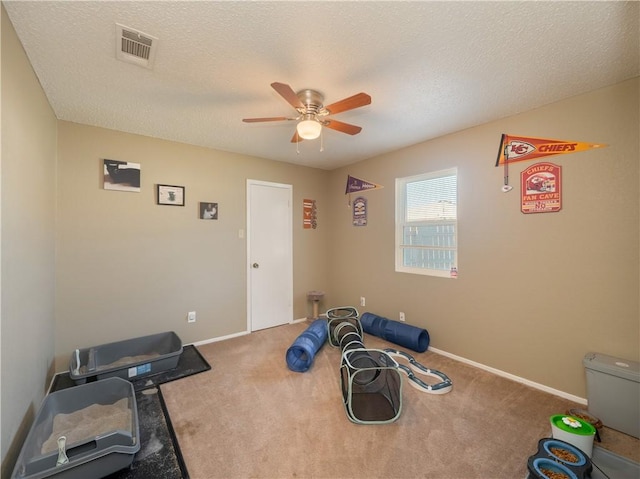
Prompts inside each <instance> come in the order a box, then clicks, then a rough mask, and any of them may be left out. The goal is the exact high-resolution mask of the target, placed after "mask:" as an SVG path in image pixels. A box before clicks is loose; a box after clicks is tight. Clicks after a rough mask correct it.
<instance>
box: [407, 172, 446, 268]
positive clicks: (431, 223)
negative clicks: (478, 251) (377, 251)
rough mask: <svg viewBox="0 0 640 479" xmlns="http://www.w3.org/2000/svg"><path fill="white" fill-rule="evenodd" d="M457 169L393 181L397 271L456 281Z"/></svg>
mask: <svg viewBox="0 0 640 479" xmlns="http://www.w3.org/2000/svg"><path fill="white" fill-rule="evenodd" d="M457 198H458V171H457V168H451V169H448V170H442V171H436V172H432V173H425V174H422V175H418V176H411V177H408V178H397V179H396V271H399V272H404V273H415V274H425V275H432V276H442V277H455V276H456V275H454V274H452V271H454V268H455V271H456V272H457V268H458V240H457V230H458V207H457V205H458V199H457Z"/></svg>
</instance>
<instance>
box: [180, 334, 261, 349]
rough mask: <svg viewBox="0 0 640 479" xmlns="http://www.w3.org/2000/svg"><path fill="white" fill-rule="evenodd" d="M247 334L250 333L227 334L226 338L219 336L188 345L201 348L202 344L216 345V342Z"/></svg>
mask: <svg viewBox="0 0 640 479" xmlns="http://www.w3.org/2000/svg"><path fill="white" fill-rule="evenodd" d="M249 332H250V331H240V332H239V333H233V334H228V335H226V336H219V337H217V338H211V339H203V340H202V341H196V342H195V343H190V344H193V345H194V346H202V345H204V344H209V343H217V342H218V341H224V340H225V339H231V338H237V337H238V336H245V335H247V334H249Z"/></svg>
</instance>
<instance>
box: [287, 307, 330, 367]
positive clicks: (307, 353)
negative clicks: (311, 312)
mask: <svg viewBox="0 0 640 479" xmlns="http://www.w3.org/2000/svg"><path fill="white" fill-rule="evenodd" d="M327 336H328V331H327V321H326V320H324V319H316V320H315V321H314V322H313V323H311V326H309V327H308V328H307V329H305V330H304V332H303V333H302V334H301V335H300V336H298V337H297V338H296V340H295V341H294V342H293V344H292V345H291V347H290V348H289V349H287V355H286V359H287V366H288V367H289V369H291V370H292V371H295V372H297V373H303V372H305V371H307V370H308V369H309V368H310V367H311V365H312V364H313V359H314V358H315V356H316V353H317V352H318V350H319V349H320V348H321V347H322V345H323V344H324V343H325V342H326V341H327Z"/></svg>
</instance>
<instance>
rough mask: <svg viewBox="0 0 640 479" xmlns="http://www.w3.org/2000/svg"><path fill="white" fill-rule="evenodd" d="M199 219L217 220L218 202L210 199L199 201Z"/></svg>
mask: <svg viewBox="0 0 640 479" xmlns="http://www.w3.org/2000/svg"><path fill="white" fill-rule="evenodd" d="M200 219H201V220H217V219H218V203H213V202H211V201H206V202H200Z"/></svg>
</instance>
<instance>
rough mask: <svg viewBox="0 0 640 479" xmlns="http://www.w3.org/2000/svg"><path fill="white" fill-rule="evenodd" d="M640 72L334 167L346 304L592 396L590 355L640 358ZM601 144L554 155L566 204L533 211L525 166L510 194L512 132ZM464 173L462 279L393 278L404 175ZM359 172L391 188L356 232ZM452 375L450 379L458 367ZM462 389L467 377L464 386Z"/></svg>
mask: <svg viewBox="0 0 640 479" xmlns="http://www.w3.org/2000/svg"><path fill="white" fill-rule="evenodd" d="M638 92H639V81H638V78H636V79H634V80H631V81H627V82H624V83H622V84H619V85H616V86H612V87H609V88H605V89H602V90H598V91H595V92H592V93H589V94H586V95H581V96H578V97H575V98H571V99H569V100H566V101H562V102H559V103H556V104H552V105H549V106H546V107H544V108H540V109H537V110H534V111H531V112H527V113H524V114H521V115H517V116H513V117H510V118H507V119H504V120H500V121H496V122H492V123H489V124H486V125H482V126H479V127H476V128H472V129H469V130H465V131H462V132H459V133H455V134H452V135H448V136H445V137H442V138H438V139H436V140H433V141H428V142H425V143H422V144H419V145H415V146H413V147H411V148H406V149H403V150H400V151H396V152H393V153H390V154H386V155H382V156H380V157H377V158H373V159H370V160H367V161H363V162H361V163H358V164H355V165H351V166H349V167H346V168H342V169H339V170H334V171H332V172H331V179H330V185H329V188H328V190H329V193H330V204H331V207H330V218H331V231H332V236H331V238H332V240H331V241H330V243H329V258H330V264H331V277H332V281H331V291H332V298H333V299H334V300H336V303H344V304H353V305H357V304H358V300H359V297H360V296H365V297H366V300H367V307H366V308H360V309H362V310H365V311H370V312H373V313H376V314H379V315H382V316H385V317H388V318H391V319H398V312H399V311H403V312H405V313H406V318H407V322H410V323H412V324H415V325H418V326H420V327H425V328H427V329H428V331H429V332H430V334H431V345H432V346H433V347H435V348H438V349H441V350H443V351H446V352H449V353H452V354H455V355H458V356H461V357H464V358H467V359H469V360H472V361H476V362H479V363H482V364H485V365H488V366H491V367H493V368H497V369H500V370H503V371H505V372H508V373H511V374H515V375H517V376H520V377H523V378H526V379H528V380H530V381H534V382H537V383H541V384H543V385H546V386H548V387H551V388H555V389H558V390H560V391H564V392H567V393H570V394H573V395H577V396H579V397H586V389H585V379H584V372H583V368H582V358H583V356H584V354H585V353H587V352H589V351H597V352H602V353H606V354H611V355H614V356H619V357H624V358H628V359H635V360H636V361H637V360H638V359H639V357H638V356H639V354H640V331H639V322H640V321H639V311H638V308H639V301H640V299H639V289H640V286H639V263H640V259H639V248H638V245H639V241H640V240H639V230H640V226H639V197H640V192H639V188H638V183H639V181H638V180H639V173H640V172H639V162H640V161H639V151H640V145H639V134H640V133H639V131H640V123H639V119H638V114H639V105H640V103H639V98H638ZM502 133H510V134H515V135H524V136H532V137H543V138H559V139H567V140H576V141H587V142H601V143H607V144H609V147H607V148H604V149H600V150H591V151H588V152H582V153H575V154H571V155H565V156H553V157H549V158H547V159H546V160H548V161H551V162H552V163H556V164H558V165H561V166H562V168H563V170H562V173H563V209H562V210H561V211H560V212H558V213H546V214H529V215H524V214H522V213H521V212H520V206H519V192H520V187H519V179H520V172H521V171H522V170H523V169H524V168H527V167H528V166H530V165H531V164H532V163H530V162H522V163H515V164H513V165H511V167H510V168H509V177H510V184H511V185H513V186H514V189H513V190H512V191H511V192H510V193H507V194H505V193H502V192H501V190H500V188H501V186H502V184H503V169H502V168H495V167H494V164H495V161H496V155H497V152H498V147H499V142H500V135H501V134H502ZM453 166H457V167H458V178H459V186H458V187H459V277H458V279H457V280H452V279H443V278H434V277H427V276H417V275H411V274H406V273H396V272H394V201H395V199H394V181H395V178H397V177H402V176H410V175H415V174H419V173H423V172H426V171H432V170H439V169H443V168H449V167H453ZM347 174H351V175H354V176H357V177H361V178H364V179H366V180H369V181H372V182H375V183H379V184H382V185H384V187H385V188H384V189H382V190H375V191H370V192H367V193H365V195H366V197H367V198H368V200H369V225H368V226H367V227H352V226H351V225H350V211H349V210H348V209H347V208H345V204H346V198H345V196H344V195H343V192H344V187H345V181H346V177H347ZM445 372H446V371H445ZM453 381H454V383H455V378H453Z"/></svg>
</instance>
